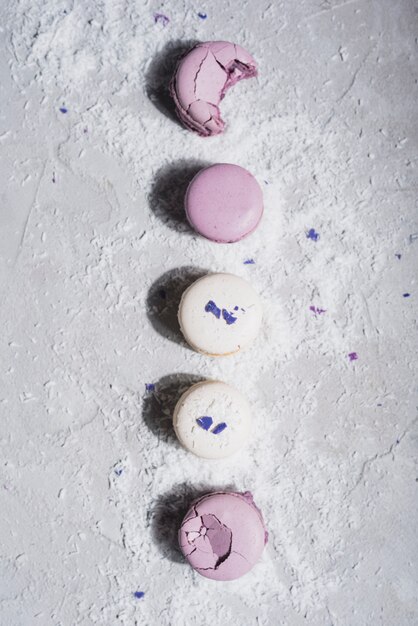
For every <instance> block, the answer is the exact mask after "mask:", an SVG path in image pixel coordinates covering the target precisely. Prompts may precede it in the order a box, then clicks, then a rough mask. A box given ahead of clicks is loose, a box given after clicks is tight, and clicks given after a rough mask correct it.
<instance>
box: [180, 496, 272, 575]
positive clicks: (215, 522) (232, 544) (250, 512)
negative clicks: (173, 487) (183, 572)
mask: <svg viewBox="0 0 418 626" xmlns="http://www.w3.org/2000/svg"><path fill="white" fill-rule="evenodd" d="M267 538H268V535H267V531H266V528H265V525H264V520H263V517H262V514H261V511H260V510H259V509H258V508H257V506H256V505H255V504H254V500H253V497H252V495H251V493H250V492H248V491H247V492H245V493H235V492H215V493H209V494H207V495H205V496H202V497H201V498H199V499H198V500H196V501H195V502H194V503H192V505H191V507H190V509H189V511H188V513H187V514H186V516H185V518H184V520H183V523H182V525H181V527H180V530H179V544H180V548H181V550H182V552H183V554H184V556H185V557H186V558H187V560H188V562H189V563H190V565H191V566H192V567H193V568H194V569H195V570H196V571H197V572H199V574H202V576H206V577H207V578H212V579H213V580H234V579H236V578H240V577H241V576H243V575H244V574H246V573H247V572H249V571H250V570H251V569H252V567H253V566H254V565H255V564H256V562H257V561H258V560H259V558H260V556H261V553H262V551H263V549H264V546H265V544H266V543H267Z"/></svg>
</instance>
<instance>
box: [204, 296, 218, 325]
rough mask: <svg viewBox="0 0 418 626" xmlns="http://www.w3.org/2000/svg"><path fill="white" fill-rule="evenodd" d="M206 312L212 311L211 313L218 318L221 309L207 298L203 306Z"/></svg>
mask: <svg viewBox="0 0 418 626" xmlns="http://www.w3.org/2000/svg"><path fill="white" fill-rule="evenodd" d="M205 311H206V313H213V315H214V316H215V317H216V318H217V319H218V320H219V319H220V317H221V309H219V308H218V307H217V306H216V304H215V303H214V301H213V300H209V302H208V303H207V305H206V306H205Z"/></svg>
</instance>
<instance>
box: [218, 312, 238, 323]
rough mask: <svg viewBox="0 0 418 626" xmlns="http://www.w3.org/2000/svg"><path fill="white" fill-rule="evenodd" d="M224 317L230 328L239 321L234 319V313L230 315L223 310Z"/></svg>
mask: <svg viewBox="0 0 418 626" xmlns="http://www.w3.org/2000/svg"><path fill="white" fill-rule="evenodd" d="M222 317H223V318H224V320H225V322H226V323H227V324H228V326H230V325H231V324H234V323H235V322H236V321H237V318H236V317H234V316H233V315H232V313H229V311H227V310H226V309H222Z"/></svg>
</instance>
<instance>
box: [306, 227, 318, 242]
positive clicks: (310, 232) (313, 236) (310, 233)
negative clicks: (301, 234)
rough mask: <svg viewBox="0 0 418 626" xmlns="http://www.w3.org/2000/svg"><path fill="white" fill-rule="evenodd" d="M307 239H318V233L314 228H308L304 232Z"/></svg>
mask: <svg viewBox="0 0 418 626" xmlns="http://www.w3.org/2000/svg"><path fill="white" fill-rule="evenodd" d="M306 238H307V239H312V241H318V239H319V233H317V232H316V230H315V228H310V229H309V230H308V232H307V233H306Z"/></svg>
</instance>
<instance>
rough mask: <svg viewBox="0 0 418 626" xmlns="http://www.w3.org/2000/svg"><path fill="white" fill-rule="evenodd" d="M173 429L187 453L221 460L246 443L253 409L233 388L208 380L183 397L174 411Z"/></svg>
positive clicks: (197, 384) (186, 392) (193, 387)
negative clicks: (251, 409)
mask: <svg viewBox="0 0 418 626" xmlns="http://www.w3.org/2000/svg"><path fill="white" fill-rule="evenodd" d="M173 426H174V430H175V433H176V435H177V437H178V439H179V441H180V442H181V443H182V444H183V446H184V447H185V448H186V449H187V450H189V451H190V452H193V454H196V455H197V456H199V457H201V458H204V459H222V458H225V457H228V456H230V455H231V454H234V452H237V450H239V449H240V448H241V447H242V446H243V445H244V444H245V443H246V441H247V439H248V436H249V431H250V406H249V404H248V402H247V400H246V399H245V397H244V396H243V395H242V394H241V393H240V392H239V391H238V390H237V389H235V388H234V387H231V386H230V385H227V384H226V383H223V382H220V381H217V380H205V381H203V382H200V383H196V384H195V385H193V386H192V387H190V388H189V389H188V390H187V391H185V392H184V394H183V395H182V396H181V398H180V400H179V401H178V402H177V404H176V407H175V409H174V414H173Z"/></svg>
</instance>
